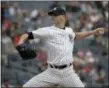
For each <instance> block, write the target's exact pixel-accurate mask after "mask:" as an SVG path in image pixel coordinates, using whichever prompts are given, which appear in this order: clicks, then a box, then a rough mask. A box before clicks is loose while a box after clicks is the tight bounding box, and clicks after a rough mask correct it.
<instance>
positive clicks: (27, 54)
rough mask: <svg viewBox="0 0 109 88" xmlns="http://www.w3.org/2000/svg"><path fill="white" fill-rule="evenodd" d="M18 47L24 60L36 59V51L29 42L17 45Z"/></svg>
mask: <svg viewBox="0 0 109 88" xmlns="http://www.w3.org/2000/svg"><path fill="white" fill-rule="evenodd" d="M16 49H17V50H18V52H19V54H20V56H21V57H22V59H23V60H28V59H34V58H35V57H36V52H35V51H34V50H32V48H31V46H30V45H28V44H21V45H17V46H16Z"/></svg>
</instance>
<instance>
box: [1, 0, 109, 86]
mask: <svg viewBox="0 0 109 88" xmlns="http://www.w3.org/2000/svg"><path fill="white" fill-rule="evenodd" d="M56 6H60V7H63V8H65V9H66V10H67V16H68V23H67V26H70V27H72V28H73V29H74V31H76V32H80V31H90V30H93V29H94V28H97V27H105V28H107V31H108V24H109V23H108V18H109V17H108V12H109V11H108V8H109V5H108V1H55V2H54V1H43V2H42V1H17V2H15V1H4V2H3V1H2V2H1V21H2V22H1V27H2V28H1V37H2V40H1V44H2V57H1V66H2V67H1V71H2V75H1V80H2V87H6V88H8V87H16V86H22V85H23V84H24V83H25V82H27V81H28V80H29V79H31V78H32V77H33V76H35V75H37V74H39V73H40V72H42V71H44V70H45V69H46V59H47V55H46V54H45V52H43V51H42V50H41V49H40V46H41V45H42V44H41V41H40V40H37V42H34V41H31V42H30V43H31V44H33V45H36V47H37V52H36V53H37V54H38V56H37V57H36V58H34V59H32V60H27V61H23V60H22V58H21V57H20V56H19V54H18V52H17V51H16V49H15V47H14V45H15V44H17V43H18V41H19V36H20V35H21V34H23V33H24V32H28V31H32V30H36V29H37V28H39V27H44V26H49V25H52V20H51V18H50V17H49V16H47V11H48V10H50V9H51V8H53V7H56ZM107 49H108V32H106V33H105V34H103V35H102V36H100V37H97V36H90V37H88V38H86V39H84V40H81V41H76V42H75V48H74V52H73V53H74V67H75V70H76V72H77V73H78V75H79V76H80V78H81V80H82V81H83V83H84V84H85V85H86V86H88V87H104V88H106V87H107V86H108V85H109V84H108V73H109V72H108V69H109V68H108V67H109V65H108V60H109V58H108V51H107Z"/></svg>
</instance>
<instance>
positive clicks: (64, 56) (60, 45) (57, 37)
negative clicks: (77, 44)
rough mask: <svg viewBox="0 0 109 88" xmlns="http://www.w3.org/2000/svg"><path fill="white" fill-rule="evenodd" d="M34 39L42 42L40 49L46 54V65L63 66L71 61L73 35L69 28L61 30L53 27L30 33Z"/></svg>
mask: <svg viewBox="0 0 109 88" xmlns="http://www.w3.org/2000/svg"><path fill="white" fill-rule="evenodd" d="M32 33H33V36H34V38H39V39H41V40H42V41H43V43H44V46H43V47H42V49H43V50H44V51H45V52H46V53H47V55H48V60H47V63H50V64H56V65H63V64H68V63H71V62H72V61H73V55H72V50H73V45H74V38H75V33H74V32H73V30H72V29H71V28H70V27H66V28H65V29H61V28H58V27H56V26H55V25H53V26H50V27H44V28H39V29H38V30H35V31H32Z"/></svg>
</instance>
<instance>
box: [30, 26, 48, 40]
mask: <svg viewBox="0 0 109 88" xmlns="http://www.w3.org/2000/svg"><path fill="white" fill-rule="evenodd" d="M32 34H33V37H34V39H47V38H48V37H49V32H48V31H47V30H46V29H44V28H39V29H37V30H35V31H32Z"/></svg>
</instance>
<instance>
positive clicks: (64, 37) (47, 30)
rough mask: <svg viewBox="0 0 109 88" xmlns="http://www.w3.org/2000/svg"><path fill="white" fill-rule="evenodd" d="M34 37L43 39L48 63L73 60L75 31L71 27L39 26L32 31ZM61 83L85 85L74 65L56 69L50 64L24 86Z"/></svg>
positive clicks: (60, 63) (43, 85)
mask: <svg viewBox="0 0 109 88" xmlns="http://www.w3.org/2000/svg"><path fill="white" fill-rule="evenodd" d="M32 33H33V36H34V38H39V39H41V40H42V41H43V43H44V46H43V47H42V48H43V50H44V51H46V52H47V54H48V60H47V63H49V64H55V65H64V64H69V63H71V62H73V55H72V50H73V45H74V38H75V33H74V32H73V30H72V29H71V28H69V27H66V28H65V30H63V29H60V28H58V27H56V26H50V27H44V28H39V29H38V30H35V31H33V32H32ZM54 84H59V85H60V86H64V87H84V85H83V84H82V82H81V81H80V79H79V77H78V76H77V74H76V73H75V71H74V70H73V66H72V65H71V66H69V67H66V68H64V69H55V68H50V67H49V66H48V68H47V70H46V71H44V72H42V73H41V74H39V75H36V76H35V77H33V78H32V79H30V80H29V81H28V82H27V83H26V84H24V86H23V87H50V86H52V85H54Z"/></svg>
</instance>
